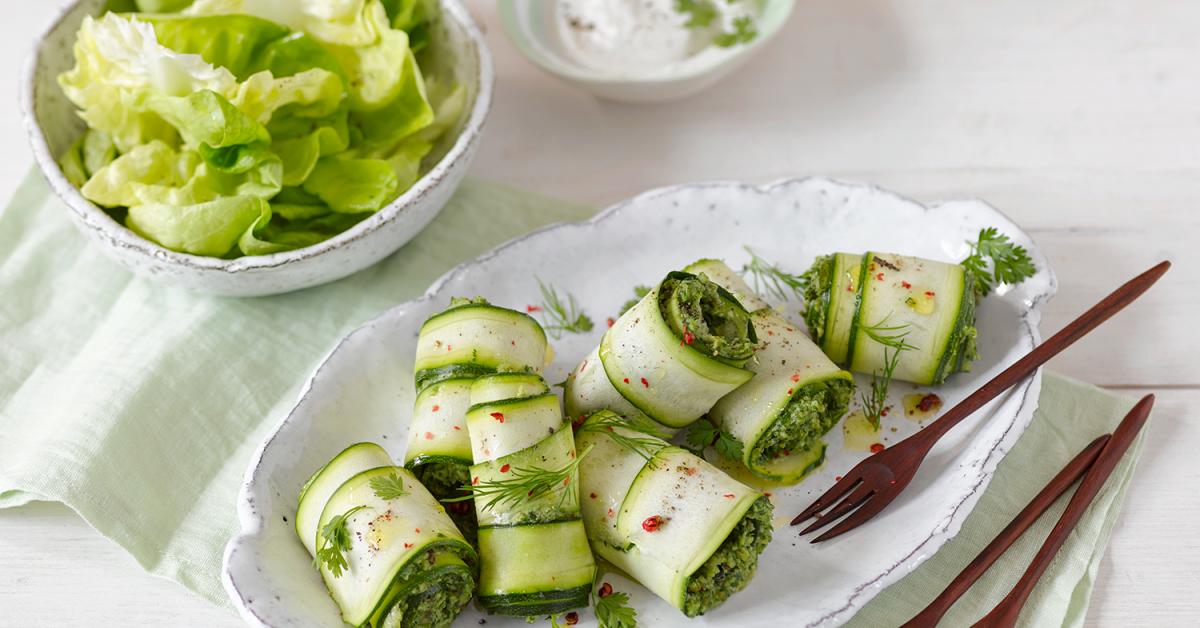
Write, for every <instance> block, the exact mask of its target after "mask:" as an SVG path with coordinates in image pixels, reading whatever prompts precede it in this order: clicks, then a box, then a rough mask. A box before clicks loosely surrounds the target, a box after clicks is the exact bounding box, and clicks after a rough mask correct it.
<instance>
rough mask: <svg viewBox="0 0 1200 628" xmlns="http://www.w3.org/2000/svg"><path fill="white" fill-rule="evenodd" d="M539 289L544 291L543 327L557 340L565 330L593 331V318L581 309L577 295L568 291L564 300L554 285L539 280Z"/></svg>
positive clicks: (576, 332)
mask: <svg viewBox="0 0 1200 628" xmlns="http://www.w3.org/2000/svg"><path fill="white" fill-rule="evenodd" d="M538 289H539V290H541V292H542V308H541V309H542V311H543V312H545V315H546V320H545V324H544V325H543V327H545V329H546V332H547V333H549V334H550V336H552V337H553V338H554V339H555V340H558V339H559V338H562V335H563V333H564V332H568V333H572V334H582V333H587V332H589V331H592V319H590V318H588V317H587V315H586V314H584V313H583V312H581V311H580V310H579V304H578V303H576V302H575V296H574V295H572V294H570V293H568V294H567V298H566V300H565V301H564V300H563V298H562V297H561V296H559V294H558V290H555V289H554V286H551V285H547V284H545V283H542V280H541V279H539V280H538Z"/></svg>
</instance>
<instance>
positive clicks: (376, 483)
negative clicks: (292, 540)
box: [296, 443, 478, 628]
mask: <svg viewBox="0 0 1200 628" xmlns="http://www.w3.org/2000/svg"><path fill="white" fill-rule="evenodd" d="M296 534H297V535H298V536H299V537H300V541H301V542H302V543H303V544H304V546H305V548H306V549H308V551H309V553H310V554H311V555H312V556H313V557H314V559H315V561H314V564H316V565H317V566H318V568H319V569H320V571H321V577H322V578H323V579H324V580H325V585H326V586H327V587H328V588H329V593H330V595H331V596H332V597H333V599H334V601H335V602H337V604H338V606H339V607H340V608H341V610H342V619H344V620H345V621H346V623H348V624H350V625H353V626H372V627H381V626H386V627H388V628H393V627H404V628H409V627H412V628H417V627H423V626H449V625H450V624H451V622H453V621H454V618H455V617H456V616H457V615H458V613H459V612H460V611H462V609H463V607H464V606H466V604H467V602H469V601H470V600H471V592H472V591H473V590H474V587H475V573H476V563H477V560H478V559H477V556H476V554H475V550H474V549H472V548H471V545H470V544H469V543H467V541H466V539H464V538H463V536H462V534H461V533H460V532H459V531H458V528H456V527H455V525H454V522H453V521H451V520H450V518H449V517H448V516H446V512H445V510H444V509H443V508H442V506H441V504H439V503H438V501H437V500H436V499H434V497H433V495H430V494H429V491H427V490H425V487H423V486H421V483H420V482H418V481H417V479H416V478H415V477H414V476H413V474H412V473H411V472H410V471H409V470H407V469H405V468H403V467H397V466H393V462H392V460H391V458H389V457H388V455H387V453H386V452H384V451H383V449H382V448H380V447H379V446H378V445H375V444H373V443H358V444H356V445H351V446H350V447H348V448H346V449H345V450H344V451H342V452H341V453H340V454H338V455H337V456H336V457H335V458H334V459H333V460H331V461H330V462H329V463H328V464H326V465H325V466H324V467H321V469H319V470H318V471H317V472H316V473H315V474H314V475H313V476H312V478H311V479H310V480H309V481H308V483H306V484H305V485H304V488H303V489H301V492H300V500H299V506H298V509H297V513H296Z"/></svg>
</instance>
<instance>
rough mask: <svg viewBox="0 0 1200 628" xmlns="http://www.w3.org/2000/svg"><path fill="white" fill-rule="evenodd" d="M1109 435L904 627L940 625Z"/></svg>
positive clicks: (1079, 458) (1097, 452)
mask: <svg viewBox="0 0 1200 628" xmlns="http://www.w3.org/2000/svg"><path fill="white" fill-rule="evenodd" d="M1110 436H1111V435H1110V434H1105V435H1103V436H1101V437H1099V438H1097V439H1096V440H1094V441H1092V442H1091V443H1090V444H1088V446H1087V447H1084V448H1083V450H1082V451H1080V452H1079V453H1078V454H1076V455H1075V457H1074V458H1072V459H1071V461H1070V462H1068V463H1067V465H1066V466H1065V467H1063V468H1062V470H1061V471H1059V472H1058V475H1056V476H1054V478H1053V479H1051V480H1050V482H1048V483H1047V484H1046V486H1045V487H1044V488H1042V490H1041V492H1040V493H1038V494H1037V496H1035V497H1034V498H1033V499H1032V500H1030V502H1029V504H1028V505H1027V506H1025V508H1024V509H1022V510H1021V512H1020V513H1019V514H1018V515H1017V516H1016V517H1014V518H1013V520H1012V521H1011V522H1010V523H1009V524H1008V526H1006V527H1005V528H1004V529H1003V530H1001V531H1000V534H998V535H996V538H995V539H994V540H993V541H992V542H991V543H989V544H988V546H987V547H985V548H983V551H981V552H979V555H978V556H976V557H975V560H972V561H971V563H970V564H968V565H967V566H966V568H964V569H963V570H962V572H961V573H959V574H958V575H957V576H955V577H954V579H953V580H951V581H950V584H949V585H947V586H946V589H945V590H944V591H942V593H941V594H940V595H938V596H937V597H936V598H934V599H933V601H932V602H930V603H929V606H926V607H925V609H924V610H922V611H921V612H920V613H917V614H916V615H915V616H914V617H913V618H912V619H910V620H908V622H907V623H905V624H904V626H902V627H901V628H921V627H924V626H935V625H937V623H938V621H940V620H941V619H942V616H943V615H945V614H946V611H949V610H950V607H951V606H953V605H954V603H955V602H957V601H958V598H960V597H962V595H963V594H964V593H966V592H967V589H970V588H971V585H973V584H975V581H977V580H979V578H980V577H981V576H983V574H984V573H985V572H987V570H988V569H989V568H990V567H991V566H992V564H993V563H995V562H996V560H997V559H999V558H1000V556H1001V555H1003V554H1004V552H1005V551H1007V550H1008V548H1009V547H1010V546H1012V544H1013V543H1014V542H1016V540H1017V539H1018V538H1020V537H1021V535H1022V534H1024V533H1025V530H1027V529H1029V526H1031V525H1033V524H1034V522H1036V521H1037V520H1038V519H1039V518H1041V516H1042V514H1043V513H1045V512H1046V509H1048V508H1050V506H1051V505H1052V504H1053V503H1054V502H1056V501H1058V498H1059V497H1061V496H1062V495H1063V493H1066V492H1067V489H1069V488H1071V486H1072V485H1074V484H1075V482H1077V481H1078V480H1079V478H1080V477H1082V476H1083V474H1084V473H1085V472H1086V471H1087V470H1088V469H1089V468H1090V467H1091V466H1092V463H1093V462H1095V461H1096V457H1097V456H1098V455H1100V450H1101V449H1103V448H1104V445H1105V444H1106V443H1108V440H1109V437H1110Z"/></svg>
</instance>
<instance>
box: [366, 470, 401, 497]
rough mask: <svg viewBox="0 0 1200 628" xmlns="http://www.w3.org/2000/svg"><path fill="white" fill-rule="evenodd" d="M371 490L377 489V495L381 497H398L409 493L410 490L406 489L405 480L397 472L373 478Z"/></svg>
mask: <svg viewBox="0 0 1200 628" xmlns="http://www.w3.org/2000/svg"><path fill="white" fill-rule="evenodd" d="M371 490H373V491H375V496H376V497H378V498H379V499H396V498H397V497H404V496H405V495H408V491H407V490H405V489H404V480H402V479H400V475H399V474H398V473H395V472H392V473H389V474H388V475H381V476H377V477H373V478H371Z"/></svg>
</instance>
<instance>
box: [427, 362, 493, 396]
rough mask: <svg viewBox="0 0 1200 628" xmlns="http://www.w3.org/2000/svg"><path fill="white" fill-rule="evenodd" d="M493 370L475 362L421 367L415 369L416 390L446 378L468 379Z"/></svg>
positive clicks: (487, 373)
mask: <svg viewBox="0 0 1200 628" xmlns="http://www.w3.org/2000/svg"><path fill="white" fill-rule="evenodd" d="M495 372H496V369H494V368H491V367H488V366H479V365H477V364H448V365H446V366H439V367H438V368H432V369H422V370H420V371H417V374H416V377H415V379H416V384H417V392H420V391H422V390H425V389H426V388H429V387H430V386H432V385H434V384H437V383H440V382H444V381H446V380H448V379H458V378H462V379H470V378H473V377H479V376H481V375H490V374H492V373H495Z"/></svg>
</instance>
